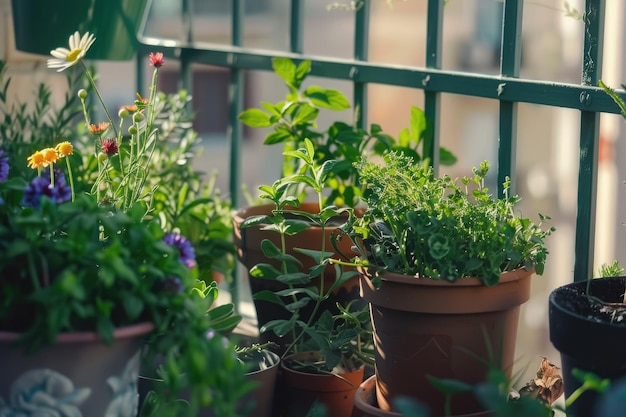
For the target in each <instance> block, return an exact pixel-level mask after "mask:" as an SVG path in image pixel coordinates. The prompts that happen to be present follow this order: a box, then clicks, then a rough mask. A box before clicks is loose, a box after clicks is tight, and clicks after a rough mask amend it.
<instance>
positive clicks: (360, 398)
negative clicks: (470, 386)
mask: <svg viewBox="0 0 626 417" xmlns="http://www.w3.org/2000/svg"><path fill="white" fill-rule="evenodd" d="M354 407H355V408H356V409H358V410H360V411H363V412H364V413H365V414H366V415H369V416H377V417H401V416H402V414H400V413H397V412H395V411H386V410H381V409H380V408H378V407H377V406H376V375H372V376H371V377H369V378H367V379H366V380H365V381H363V383H362V384H361V385H360V386H359V389H358V390H357V391H356V393H355V394H354ZM489 415H490V414H489V412H487V411H479V412H476V413H470V414H455V415H453V416H452V417H487V416H489Z"/></svg>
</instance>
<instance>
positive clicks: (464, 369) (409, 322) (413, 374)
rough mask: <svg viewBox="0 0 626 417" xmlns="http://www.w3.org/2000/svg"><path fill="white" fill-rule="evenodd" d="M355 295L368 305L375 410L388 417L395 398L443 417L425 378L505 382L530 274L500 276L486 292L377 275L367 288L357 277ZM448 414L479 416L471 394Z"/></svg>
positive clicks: (365, 274)
mask: <svg viewBox="0 0 626 417" xmlns="http://www.w3.org/2000/svg"><path fill="white" fill-rule="evenodd" d="M361 272H362V275H361V295H362V297H363V298H364V299H365V300H366V301H367V302H369V303H370V312H371V317H372V325H373V327H374V341H375V345H376V358H375V360H376V377H377V379H376V397H377V402H378V406H379V407H380V408H381V409H382V410H386V411H395V410H394V408H393V405H392V404H393V401H394V399H395V398H397V397H401V396H406V397H411V398H415V399H417V400H419V401H421V402H422V403H424V404H426V405H427V406H428V407H429V408H430V409H431V410H432V412H433V413H434V415H442V414H443V413H444V402H445V395H444V394H443V393H442V392H440V391H439V390H437V389H436V388H435V387H434V386H433V385H432V384H431V382H430V381H429V380H428V379H427V376H428V375H430V376H433V377H436V378H447V379H456V380H461V381H464V382H466V383H468V384H472V385H474V384H477V383H480V382H484V381H486V380H487V373H488V367H487V366H486V365H485V363H486V362H488V363H490V364H491V365H492V366H496V367H498V368H499V369H502V370H504V371H505V372H506V373H507V374H508V376H510V373H511V370H512V367H513V362H514V359H515V358H514V356H515V341H516V336H517V324H518V320H519V307H520V305H521V304H522V303H524V302H525V301H527V300H528V298H529V297H530V279H531V275H532V271H525V270H516V271H512V272H507V273H504V274H502V277H501V281H500V283H499V284H497V285H494V286H491V287H487V286H485V285H483V283H482V281H481V280H480V279H478V278H462V279H459V280H458V281H456V282H454V283H450V282H447V281H444V280H432V279H418V278H416V277H412V276H404V275H399V274H393V273H384V274H383V276H382V285H381V287H380V288H379V289H376V288H374V286H373V284H372V282H371V279H370V275H369V271H368V270H361ZM451 409H452V413H453V414H455V415H456V414H459V415H462V414H468V413H474V412H481V411H483V410H482V407H481V406H480V404H479V403H478V402H477V401H476V399H475V398H474V397H473V396H472V395H471V394H469V393H468V394H458V395H455V396H454V397H453V399H452V408H451Z"/></svg>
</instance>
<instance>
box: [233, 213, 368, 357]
mask: <svg viewBox="0 0 626 417" xmlns="http://www.w3.org/2000/svg"><path fill="white" fill-rule="evenodd" d="M274 207H275V206H274V204H265V205H260V206H252V207H248V208H244V209H241V210H239V211H237V212H236V213H235V215H234V216H233V226H234V227H233V234H234V242H235V244H236V246H237V248H238V249H237V258H238V259H239V261H240V262H241V263H242V264H243V265H244V266H245V267H246V269H247V270H250V269H251V268H252V267H254V266H255V265H257V264H260V263H270V264H273V265H274V266H275V267H280V265H278V264H277V263H275V262H274V261H273V260H270V259H268V258H267V257H265V255H264V254H263V252H262V251H261V242H262V241H263V240H264V239H269V240H271V241H272V242H273V243H274V244H275V245H276V246H277V247H280V246H281V243H280V239H279V234H278V233H276V232H273V231H267V230H262V227H261V226H253V227H248V228H245V229H242V228H241V227H240V226H241V223H242V222H243V221H244V220H245V219H246V218H248V217H251V216H258V215H270V214H271V213H272V209H274ZM299 210H303V211H308V212H310V213H314V212H316V211H317V210H318V206H317V204H313V203H303V204H302V205H301V206H300V207H299ZM341 223H342V222H338V225H340V224H341ZM336 233H338V232H337V228H336V227H327V228H325V230H324V236H323V237H322V229H321V228H320V227H310V228H309V229H307V230H304V231H302V232H300V233H298V234H297V235H295V236H287V237H286V239H285V240H286V245H287V248H288V249H287V252H288V253H289V254H290V255H293V256H295V257H296V258H297V259H298V260H299V261H300V262H301V263H302V269H301V270H302V271H308V270H309V269H310V268H312V267H313V266H315V263H314V262H313V260H312V259H311V258H310V257H308V256H305V255H303V254H301V253H297V252H295V251H294V250H293V248H303V249H312V250H321V242H322V239H325V240H326V243H325V245H326V248H327V249H326V250H327V251H332V250H333V249H332V245H331V240H330V239H331V236H332V235H333V234H336ZM351 246H352V242H351V241H350V239H348V238H347V237H346V238H345V239H342V240H341V241H340V244H339V247H340V249H341V251H342V252H343V253H344V254H351V253H352V249H351ZM324 279H325V282H324V288H329V287H330V285H331V284H332V283H333V282H334V281H335V272H334V268H333V267H332V266H328V267H326V271H325V272H324ZM316 281H319V278H318V279H315V280H313V285H319V282H316ZM249 283H250V290H251V293H252V295H253V296H254V294H256V293H258V292H260V291H262V290H270V291H273V292H277V291H280V290H283V289H285V288H287V286H286V285H285V284H282V283H280V282H278V281H274V280H266V279H257V278H253V277H250V278H249ZM307 286H309V285H307ZM358 299H359V279H358V276H356V275H355V276H354V277H353V278H351V279H349V280H348V281H347V282H346V283H345V284H344V285H342V286H340V287H338V288H337V290H335V291H334V292H333V295H332V296H331V297H329V298H328V299H327V300H325V301H324V302H322V305H321V306H320V309H319V311H324V310H330V311H331V312H333V313H339V311H338V310H337V307H336V303H337V302H339V303H341V304H342V305H346V304H347V303H348V302H349V301H352V300H358ZM254 307H255V309H256V313H257V322H258V327H259V329H260V328H261V327H263V325H264V324H266V323H268V322H269V321H272V320H277V319H284V320H288V319H289V318H290V317H291V313H290V312H288V311H286V310H285V309H284V308H283V307H282V306H280V305H278V304H275V303H271V302H269V301H265V300H258V299H254ZM311 309H312V305H311V306H310V307H304V308H302V310H301V320H305V321H306V320H307V319H308V317H310V315H311V313H312V311H311ZM261 338H262V342H267V341H272V342H274V343H276V344H278V345H279V346H282V345H285V344H286V343H287V340H286V338H285V337H284V338H282V339H279V338H277V337H275V336H274V335H273V334H268V333H264V334H262V335H261Z"/></svg>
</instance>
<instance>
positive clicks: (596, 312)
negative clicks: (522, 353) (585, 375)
mask: <svg viewBox="0 0 626 417" xmlns="http://www.w3.org/2000/svg"><path fill="white" fill-rule="evenodd" d="M625 287H626V277H615V278H596V279H593V280H591V282H589V294H591V295H592V296H594V297H597V298H598V299H601V300H603V301H605V302H611V303H621V302H623V294H624V288H625ZM548 311H549V318H550V341H551V342H552V344H553V345H554V347H555V348H556V349H557V350H558V351H559V352H560V354H561V369H562V375H563V385H564V388H565V397H566V398H567V397H569V396H570V395H571V394H572V393H573V392H574V391H575V390H576V389H577V388H578V387H580V385H581V384H582V382H581V381H580V380H578V379H577V378H576V377H574V376H573V375H572V370H573V369H579V370H581V371H583V372H592V373H594V374H596V375H597V376H598V377H600V378H603V379H610V380H611V381H612V382H617V381H618V380H619V379H620V378H623V377H626V355H624V346H626V322H625V320H624V318H626V317H624V313H623V312H621V313H620V312H619V311H618V312H617V316H614V315H613V313H614V312H616V310H614V309H611V308H607V307H606V306H603V305H602V304H601V303H599V302H597V301H595V300H593V299H591V298H589V297H588V296H587V281H580V282H573V283H571V284H567V285H564V286H562V287H559V288H556V289H555V290H553V291H552V293H551V294H550V298H549V310H548ZM598 398H599V395H598V393H596V392H594V391H592V390H588V391H586V392H585V393H583V395H581V396H580V397H578V399H577V400H576V401H574V402H573V403H572V405H571V406H570V407H568V409H567V412H568V415H570V414H571V415H572V416H574V417H584V416H594V417H595V416H598V417H601V416H603V415H606V414H601V413H600V412H599V411H598V410H596V407H597V404H596V403H597V402H598Z"/></svg>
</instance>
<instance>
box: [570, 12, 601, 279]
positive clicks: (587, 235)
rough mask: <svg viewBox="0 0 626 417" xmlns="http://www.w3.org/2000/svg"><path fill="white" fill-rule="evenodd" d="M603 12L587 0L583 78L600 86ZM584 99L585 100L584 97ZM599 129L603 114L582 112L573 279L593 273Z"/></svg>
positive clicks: (586, 276)
mask: <svg viewBox="0 0 626 417" xmlns="http://www.w3.org/2000/svg"><path fill="white" fill-rule="evenodd" d="M604 11H605V2H604V0H587V1H586V3H585V18H584V21H585V41H584V44H583V62H582V80H581V82H582V84H583V85H597V84H598V80H599V78H600V76H601V74H602V52H603V51H602V49H603V41H604V27H603V22H604ZM581 98H582V99H583V100H584V99H586V97H585V96H581ZM599 131H600V114H598V113H597V112H593V111H583V112H581V114H580V156H579V167H578V206H577V207H578V213H577V216H576V243H575V249H574V253H575V260H574V281H583V280H586V279H588V278H590V277H592V276H593V261H594V245H593V244H592V242H593V241H594V239H595V219H596V194H597V182H598V143H599Z"/></svg>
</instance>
